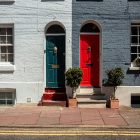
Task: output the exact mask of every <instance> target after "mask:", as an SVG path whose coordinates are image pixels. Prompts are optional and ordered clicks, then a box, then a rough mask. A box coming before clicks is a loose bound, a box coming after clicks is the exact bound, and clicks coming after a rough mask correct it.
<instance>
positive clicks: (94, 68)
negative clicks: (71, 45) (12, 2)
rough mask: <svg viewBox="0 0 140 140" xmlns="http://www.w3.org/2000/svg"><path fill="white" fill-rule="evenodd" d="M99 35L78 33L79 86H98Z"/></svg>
mask: <svg viewBox="0 0 140 140" xmlns="http://www.w3.org/2000/svg"><path fill="white" fill-rule="evenodd" d="M99 60H100V59H99V35H93V34H88V35H87V34H82V35H80V67H81V69H82V70H83V80H82V82H81V86H97V87H98V86H99V63H100V62H99Z"/></svg>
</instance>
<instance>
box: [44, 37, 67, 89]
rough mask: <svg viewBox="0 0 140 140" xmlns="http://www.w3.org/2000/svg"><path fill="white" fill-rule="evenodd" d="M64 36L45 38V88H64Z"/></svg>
mask: <svg viewBox="0 0 140 140" xmlns="http://www.w3.org/2000/svg"><path fill="white" fill-rule="evenodd" d="M64 72H65V35H61V36H46V87H48V88H59V87H65V75H64Z"/></svg>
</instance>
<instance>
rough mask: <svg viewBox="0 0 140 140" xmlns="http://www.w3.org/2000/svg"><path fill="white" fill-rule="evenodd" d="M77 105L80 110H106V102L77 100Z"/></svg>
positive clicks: (89, 99) (87, 99)
mask: <svg viewBox="0 0 140 140" xmlns="http://www.w3.org/2000/svg"><path fill="white" fill-rule="evenodd" d="M77 103H78V107H80V108H106V100H95V99H91V98H77Z"/></svg>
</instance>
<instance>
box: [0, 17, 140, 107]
mask: <svg viewBox="0 0 140 140" xmlns="http://www.w3.org/2000/svg"><path fill="white" fill-rule="evenodd" d="M30 25H32V26H33V27H32V30H31V28H29V27H28V26H29V25H28V24H27V25H26V26H25V27H24V28H23V24H21V25H20V24H18V23H16V22H15V23H12V22H11V23H10V22H8V23H6V24H4V23H0V44H1V45H0V47H1V63H0V97H1V98H0V104H16V103H38V102H39V101H40V99H41V97H42V94H43V92H44V90H45V88H66V93H67V94H69V89H68V88H67V87H66V83H65V71H66V70H67V69H68V68H70V67H80V68H81V69H82V71H83V80H82V82H81V84H80V88H83V87H84V88H89V87H90V88H91V87H93V88H96V87H99V88H101V92H102V93H105V94H106V97H107V98H108V97H109V96H110V94H112V90H111V89H110V88H107V87H104V86H103V85H104V80H105V78H106V70H109V69H111V68H114V67H121V68H122V69H123V71H124V75H125V77H124V80H123V85H122V86H120V87H118V88H117V90H116V97H117V98H119V100H120V105H126V106H131V99H132V96H140V95H139V94H140V86H139V85H140V78H139V70H140V67H139V64H136V63H135V60H136V59H139V57H140V51H139V50H140V49H139V48H140V23H139V22H138V21H133V20H132V21H131V20H121V22H120V20H116V19H115V20H111V21H110V20H101V19H100V20H98V19H90V20H89V19H84V20H82V19H77V20H76V21H75V23H73V24H70V22H67V21H61V20H55V21H48V22H47V23H46V24H45V23H44V24H41V27H37V28H36V27H35V25H36V23H32V24H30Z"/></svg>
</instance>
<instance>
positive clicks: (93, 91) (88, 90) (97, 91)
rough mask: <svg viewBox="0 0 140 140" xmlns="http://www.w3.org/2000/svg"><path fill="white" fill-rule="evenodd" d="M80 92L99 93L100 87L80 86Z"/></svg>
mask: <svg viewBox="0 0 140 140" xmlns="http://www.w3.org/2000/svg"><path fill="white" fill-rule="evenodd" d="M80 93H81V94H83V93H87V94H93V93H95V94H99V93H101V88H95V87H87V88H83V87H81V88H80Z"/></svg>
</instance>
